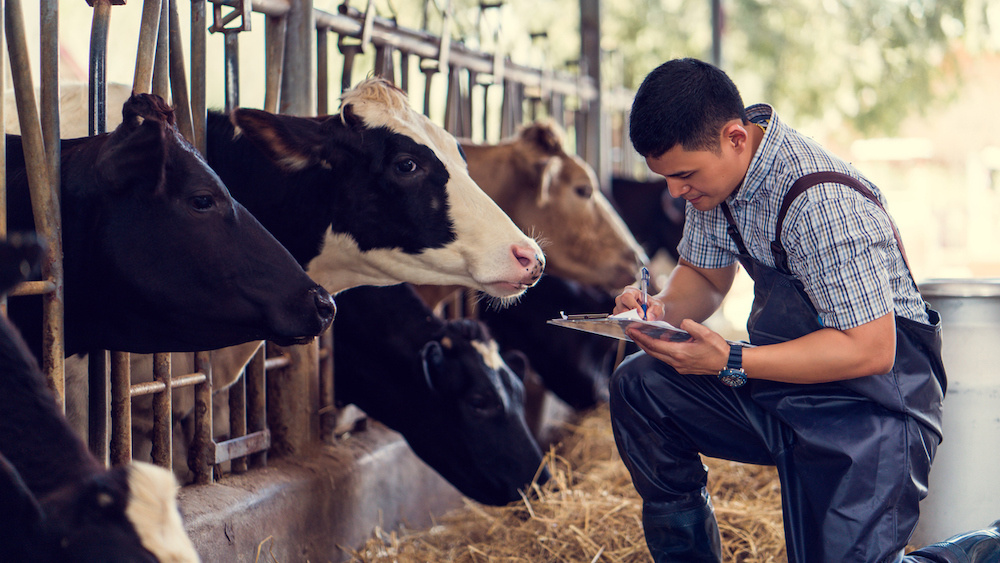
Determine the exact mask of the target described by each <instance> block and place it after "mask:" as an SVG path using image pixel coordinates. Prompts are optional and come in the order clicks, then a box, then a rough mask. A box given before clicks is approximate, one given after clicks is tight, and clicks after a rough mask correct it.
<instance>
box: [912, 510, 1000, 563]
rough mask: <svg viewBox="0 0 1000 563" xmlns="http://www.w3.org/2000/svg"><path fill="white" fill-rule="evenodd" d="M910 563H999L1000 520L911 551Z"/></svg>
mask: <svg viewBox="0 0 1000 563" xmlns="http://www.w3.org/2000/svg"><path fill="white" fill-rule="evenodd" d="M903 561H904V562H907V563H910V562H913V563H918V562H919V563H1000V520H997V521H996V522H994V523H993V525H992V526H990V527H989V528H986V529H984V530H976V531H975V532H968V533H965V534H959V535H957V536H954V537H951V538H948V539H946V540H945V541H943V542H940V543H935V544H931V545H928V546H927V547H922V548H920V549H918V550H916V551H911V552H910V553H908V554H907V555H906V556H905V557H904V558H903Z"/></svg>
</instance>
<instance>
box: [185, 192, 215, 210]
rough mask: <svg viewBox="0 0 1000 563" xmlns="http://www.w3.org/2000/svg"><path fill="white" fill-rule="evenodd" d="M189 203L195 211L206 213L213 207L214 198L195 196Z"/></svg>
mask: <svg viewBox="0 0 1000 563" xmlns="http://www.w3.org/2000/svg"><path fill="white" fill-rule="evenodd" d="M190 201H191V207H193V208H194V209H195V210H196V211H208V210H210V209H212V208H213V207H215V198H214V197H212V196H210V195H196V196H193V197H192V198H191V200H190Z"/></svg>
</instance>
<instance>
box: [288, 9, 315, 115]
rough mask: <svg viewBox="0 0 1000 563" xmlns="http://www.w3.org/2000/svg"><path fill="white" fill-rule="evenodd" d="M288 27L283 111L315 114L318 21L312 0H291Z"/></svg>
mask: <svg viewBox="0 0 1000 563" xmlns="http://www.w3.org/2000/svg"><path fill="white" fill-rule="evenodd" d="M289 4H290V8H291V9H290V10H289V11H288V15H287V16H286V17H287V26H288V27H287V28H286V30H285V38H286V40H285V68H284V72H282V76H281V104H280V107H281V113H288V114H291V115H299V116H311V115H315V114H316V102H315V100H314V99H313V96H314V95H315V92H316V88H315V87H314V86H313V74H312V73H313V45H315V40H314V39H313V34H315V33H316V22H315V16H314V14H313V2H312V0H289Z"/></svg>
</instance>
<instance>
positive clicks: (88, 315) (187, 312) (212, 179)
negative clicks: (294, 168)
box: [7, 94, 335, 355]
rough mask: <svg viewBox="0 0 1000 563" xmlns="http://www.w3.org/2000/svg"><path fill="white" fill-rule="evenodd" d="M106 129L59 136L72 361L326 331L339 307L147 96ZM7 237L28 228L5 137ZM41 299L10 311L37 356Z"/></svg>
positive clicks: (15, 141) (13, 140)
mask: <svg viewBox="0 0 1000 563" xmlns="http://www.w3.org/2000/svg"><path fill="white" fill-rule="evenodd" d="M122 115H123V122H122V124H121V125H120V126H119V127H118V128H117V129H115V131H114V132H112V133H109V134H105V135H99V136H96V137H87V138H82V139H71V140H64V141H62V160H61V171H62V182H61V193H60V198H59V199H60V206H61V211H62V234H63V256H64V272H65V337H66V353H67V355H71V354H75V353H77V352H81V351H86V350H89V349H92V348H104V349H111V350H123V351H129V352H168V351H194V350H204V349H208V348H221V347H224V346H230V345H234V344H239V343H242V342H247V341H250V340H260V339H268V340H273V341H275V342H278V343H285V344H293V343H297V342H302V341H304V340H307V339H310V338H312V337H314V336H316V335H317V334H319V333H321V332H322V331H323V330H325V329H326V328H327V327H328V326H329V324H330V322H331V321H332V319H333V315H334V312H335V307H334V304H333V301H332V299H331V297H330V295H329V294H328V293H327V292H326V291H325V290H324V289H323V288H322V287H320V286H318V285H317V284H316V283H315V282H314V281H312V280H311V279H310V278H309V276H307V275H306V274H305V272H304V271H303V270H302V268H301V266H300V265H299V264H297V263H296V262H295V260H294V259H293V258H292V256H291V255H290V254H289V253H288V251H287V250H285V249H284V248H283V247H282V246H281V245H280V244H279V243H278V242H277V241H276V240H275V239H274V237H273V236H271V234H269V233H268V232H267V231H266V230H264V228H263V227H262V226H261V225H260V224H259V223H258V222H257V220H256V219H254V217H253V216H251V215H250V214H249V213H248V212H247V211H246V209H244V208H243V206H241V205H240V204H239V203H237V202H236V201H234V200H233V199H232V198H231V197H230V195H229V192H228V191H227V189H226V187H225V186H224V185H223V184H222V182H221V181H220V180H219V178H218V176H217V175H216V174H215V173H214V172H212V170H211V169H210V168H209V167H208V166H207V164H206V163H205V161H204V160H203V159H202V158H201V157H200V156H199V155H198V153H197V151H195V149H194V148H193V147H192V146H191V145H190V144H189V143H188V142H187V141H185V140H184V139H183V138H182V137H181V136H180V135H179V134H178V132H177V129H176V127H175V125H174V119H173V112H172V110H171V109H170V108H169V107H167V106H166V104H164V102H163V100H162V99H160V98H158V97H156V96H152V95H148V94H140V95H135V96H133V97H131V98H130V99H129V100H128V101H127V102H126V103H125V105H124V106H123V109H122ZM7 186H8V187H7V189H8V199H9V202H8V203H9V216H10V229H11V230H19V231H31V230H34V227H35V226H34V219H33V215H32V212H31V204H30V198H29V190H28V183H27V178H26V167H25V161H24V154H23V149H22V144H21V138H20V137H17V136H10V135H8V136H7ZM39 307H40V304H39V299H38V298H37V296H36V297H33V298H25V297H19V298H16V299H12V300H11V304H10V314H11V318H12V319H15V322H16V324H17V325H18V327H20V329H21V330H22V331H23V332H24V333H25V334H27V335H29V340H30V341H31V342H32V343H33V346H32V350H33V351H34V352H35V353H36V354H38V353H39V349H40V342H39V341H40V339H41V338H40V337H41V329H40V327H39V323H40V319H41V313H40V311H39V310H38V308H39Z"/></svg>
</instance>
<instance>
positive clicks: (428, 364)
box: [420, 340, 444, 392]
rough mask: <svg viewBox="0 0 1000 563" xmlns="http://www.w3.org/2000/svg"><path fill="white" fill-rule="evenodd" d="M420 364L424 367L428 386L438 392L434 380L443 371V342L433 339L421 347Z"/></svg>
mask: <svg viewBox="0 0 1000 563" xmlns="http://www.w3.org/2000/svg"><path fill="white" fill-rule="evenodd" d="M420 364H421V365H422V366H423V368H424V380H425V381H426V382H427V388H428V389H430V390H431V391H434V392H437V391H438V390H437V387H436V386H435V384H434V380H435V379H438V374H440V373H441V369H442V366H443V365H444V350H442V349H441V344H440V343H439V342H438V341H437V340H431V341H430V342H428V343H427V344H424V347H423V348H421V349H420Z"/></svg>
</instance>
